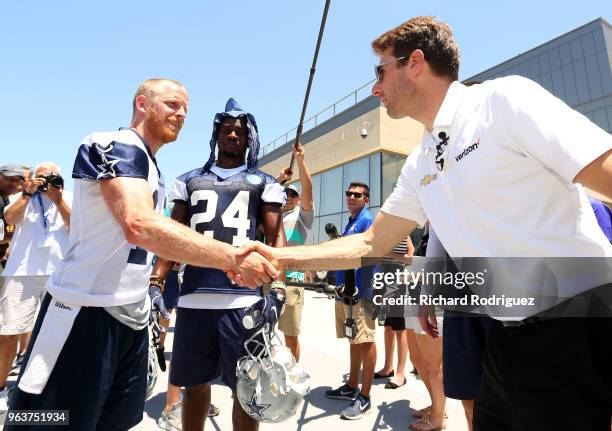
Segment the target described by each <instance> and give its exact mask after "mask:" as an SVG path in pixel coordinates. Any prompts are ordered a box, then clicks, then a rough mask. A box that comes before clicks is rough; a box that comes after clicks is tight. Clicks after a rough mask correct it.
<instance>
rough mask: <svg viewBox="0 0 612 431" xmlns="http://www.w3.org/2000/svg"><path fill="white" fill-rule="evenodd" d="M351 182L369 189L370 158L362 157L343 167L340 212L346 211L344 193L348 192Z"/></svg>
mask: <svg viewBox="0 0 612 431" xmlns="http://www.w3.org/2000/svg"><path fill="white" fill-rule="evenodd" d="M353 181H358V182H360V183H366V184H367V185H368V187H370V158H369V157H363V158H361V159H357V160H355V161H352V162H351V163H347V164H346V165H344V176H343V181H342V211H346V210H347V208H346V199H344V191H345V190H348V188H349V184H350V183H352V182H353Z"/></svg>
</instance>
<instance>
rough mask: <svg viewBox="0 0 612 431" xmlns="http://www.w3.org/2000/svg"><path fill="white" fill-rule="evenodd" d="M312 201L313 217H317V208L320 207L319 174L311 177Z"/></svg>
mask: <svg viewBox="0 0 612 431" xmlns="http://www.w3.org/2000/svg"><path fill="white" fill-rule="evenodd" d="M312 200H313V202H314V209H315V212H314V215H315V217H317V216H318V215H319V207H320V206H321V174H317V175H313V176H312Z"/></svg>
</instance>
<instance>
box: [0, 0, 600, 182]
mask: <svg viewBox="0 0 612 431" xmlns="http://www.w3.org/2000/svg"><path fill="white" fill-rule="evenodd" d="M323 4H324V1H323V0H307V1H306V0H293V1H287V0H285V1H280V0H260V1H254V0H252V1H251V0H243V1H235V2H220V1H217V2H211V1H203V0H185V1H180V2H179V1H177V2H167V1H160V0H148V1H140V0H130V1H125V0H124V1H121V2H119V1H115V0H105V1H103V2H88V1H82V0H80V1H76V0H75V1H62V0H57V1H43V0H39V1H31V0H30V1H28V0H2V2H0V52H1V56H2V57H1V58H2V60H1V63H0V64H1V67H0V78H2V82H3V84H4V85H3V89H2V96H3V100H2V103H0V126H1V130H2V131H1V133H0V145H1V148H2V156H1V158H0V164H3V163H13V162H14V163H24V164H29V165H35V164H37V163H38V162H40V161H43V160H54V161H56V162H58V163H59V164H60V165H61V166H62V168H63V171H64V175H65V176H67V177H69V173H70V171H71V168H72V163H73V160H74V155H75V151H76V148H77V146H78V144H79V142H80V141H81V139H82V138H83V137H84V136H85V135H86V134H88V133H89V132H91V131H102V130H113V129H116V128H118V127H119V126H125V125H128V122H129V120H130V116H131V99H132V97H133V93H134V91H135V89H136V87H137V86H138V84H139V83H140V82H141V81H142V80H143V79H145V78H150V77H169V78H174V79H177V80H179V81H181V82H183V83H184V84H185V85H186V87H187V89H188V91H189V94H190V106H189V114H188V117H187V120H186V122H185V126H184V127H183V131H182V132H181V135H180V137H179V139H178V140H177V141H176V142H174V143H172V144H169V145H167V146H165V147H164V148H162V149H161V150H160V152H159V153H158V160H159V164H160V167H161V169H162V171H163V172H164V173H165V175H166V178H167V179H168V180H171V179H172V178H174V177H175V176H177V175H179V174H180V173H182V172H185V171H187V170H190V169H193V168H195V167H196V166H200V165H202V164H203V163H204V161H205V160H206V159H207V158H208V140H209V138H210V134H211V124H212V119H213V116H214V114H215V113H216V112H218V111H221V110H222V109H223V107H224V105H225V101H226V100H227V98H228V97H234V98H236V99H237V100H238V101H239V103H241V105H242V106H243V108H245V109H246V110H248V111H250V112H252V113H253V114H254V115H255V117H256V119H257V122H258V124H259V131H260V136H261V141H262V145H265V144H266V143H268V142H270V141H272V140H273V139H274V138H276V137H278V136H279V135H282V134H283V133H285V132H286V131H288V130H289V129H291V128H293V127H294V126H295V125H296V124H297V121H298V119H299V114H300V110H301V106H302V101H303V97H304V92H305V89H306V82H307V78H308V71H309V68H310V63H311V61H312V54H313V51H314V46H315V42H316V36H317V32H318V29H319V24H320V19H321V13H322V10H323ZM417 15H436V16H438V17H439V18H440V19H441V20H444V21H447V22H448V23H449V24H450V25H451V26H452V27H453V29H454V32H455V37H456V39H457V40H458V43H459V46H460V48H461V55H462V65H461V78H467V77H469V76H471V75H474V74H476V73H478V72H480V71H482V70H485V69H487V68H489V67H491V66H494V65H496V64H498V63H499V62H501V61H504V60H506V59H509V58H511V57H514V56H516V55H518V54H520V53H521V52H524V51H527V50H529V49H531V48H533V47H535V46H536V45H539V44H541V43H544V42H547V41H548V40H550V39H552V38H554V37H556V36H559V35H561V34H563V33H565V32H567V31H569V30H572V29H574V28H576V27H578V26H580V25H582V24H585V23H586V22H588V21H591V20H593V19H595V18H597V17H600V16H601V17H604V18H606V19H607V20H608V21H610V20H611V19H612V6H611V4H610V1H609V0H601V1H600V0H592V1H589V0H586V1H562V2H560V1H548V0H546V1H533V0H531V1H525V0H514V1H506V0H501V1H480V0H478V1H463V2H458V1H435V0H429V1H427V2H414V1H400V0H378V1H369V2H366V1H361V0H353V1H349V0H332V4H331V8H330V12H329V16H328V20H327V26H326V29H325V35H324V38H323V44H322V47H321V52H320V56H319V62H318V66H317V73H316V76H315V80H314V84H313V88H312V93H311V97H310V103H309V107H308V111H307V116H309V115H312V114H315V113H317V112H319V111H320V110H322V109H323V108H325V107H327V106H328V105H330V104H331V103H333V102H334V101H336V100H337V99H339V98H341V97H343V96H344V95H346V94H348V93H350V92H351V91H353V90H355V89H357V88H358V87H360V86H361V85H363V84H365V83H366V82H368V81H370V80H371V79H372V78H373V66H374V64H375V63H376V58H375V57H374V55H373V53H372V51H371V48H370V42H371V41H372V39H374V38H375V37H377V36H378V35H379V34H380V33H382V32H384V31H386V30H388V29H390V28H392V27H394V26H396V25H398V24H400V23H401V22H403V21H405V20H407V19H409V18H411V17H413V16H417ZM68 188H70V182H69V183H68Z"/></svg>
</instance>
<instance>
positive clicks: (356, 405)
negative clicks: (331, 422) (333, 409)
mask: <svg viewBox="0 0 612 431" xmlns="http://www.w3.org/2000/svg"><path fill="white" fill-rule="evenodd" d="M371 411H372V403H371V402H370V398H366V397H364V396H363V395H361V394H359V395H358V396H357V398H355V401H353V402H352V403H351V405H350V406H348V407H347V408H345V409H344V410H342V413H340V417H341V418H342V419H350V420H353V419H359V418H360V417H362V416H364V415H367V414H368V413H370V412H371Z"/></svg>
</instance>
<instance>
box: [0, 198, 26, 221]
mask: <svg viewBox="0 0 612 431" xmlns="http://www.w3.org/2000/svg"><path fill="white" fill-rule="evenodd" d="M29 201H30V197H29V196H26V195H21V197H20V198H19V199H18V200H17V201H15V202H13V203H12V204H11V205H9V206H8V207H6V208H5V209H4V221H5V222H6V224H12V225H18V224H19V223H21V221H22V220H23V217H24V215H25V211H26V208H27V207H28V202H29Z"/></svg>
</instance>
